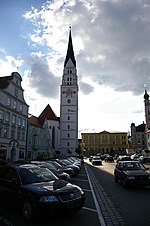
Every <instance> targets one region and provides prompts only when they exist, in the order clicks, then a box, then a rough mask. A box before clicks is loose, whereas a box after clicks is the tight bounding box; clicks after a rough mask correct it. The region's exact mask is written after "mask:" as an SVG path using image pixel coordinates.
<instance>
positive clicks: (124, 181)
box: [122, 179, 127, 188]
mask: <svg viewBox="0 0 150 226" xmlns="http://www.w3.org/2000/svg"><path fill="white" fill-rule="evenodd" d="M122 186H123V187H124V188H127V182H126V180H125V179H123V180H122Z"/></svg>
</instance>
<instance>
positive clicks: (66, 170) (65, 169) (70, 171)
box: [46, 159, 75, 177]
mask: <svg viewBox="0 0 150 226" xmlns="http://www.w3.org/2000/svg"><path fill="white" fill-rule="evenodd" d="M46 162H51V163H53V165H54V166H56V167H57V169H59V170H60V171H61V172H64V173H67V174H69V176H70V177H73V176H74V175H75V173H74V170H73V169H72V168H69V167H68V166H63V165H61V164H60V163H58V162H57V160H56V161H55V159H53V160H48V161H46Z"/></svg>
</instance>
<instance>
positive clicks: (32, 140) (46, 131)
mask: <svg viewBox="0 0 150 226" xmlns="http://www.w3.org/2000/svg"><path fill="white" fill-rule="evenodd" d="M59 136H60V129H59V118H58V117H57V116H56V115H55V113H54V112H53V110H52V108H51V107H50V105H49V104H48V105H47V106H46V108H45V109H44V110H43V111H42V113H41V114H40V115H39V117H35V116H33V115H29V122H28V147H27V150H28V159H47V158H53V157H56V156H57V155H59V145H60V141H59Z"/></svg>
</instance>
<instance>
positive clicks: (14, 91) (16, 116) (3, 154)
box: [0, 72, 28, 162]
mask: <svg viewBox="0 0 150 226" xmlns="http://www.w3.org/2000/svg"><path fill="white" fill-rule="evenodd" d="M21 81H22V78H21V76H20V74H19V73H18V72H13V73H12V74H11V75H10V76H5V77H0V158H3V159H6V160H7V159H10V161H12V162H14V161H16V160H18V159H21V158H25V157H26V141H27V120H28V105H27V104H26V102H25V100H24V95H23V92H24V90H23V89H22V86H21Z"/></svg>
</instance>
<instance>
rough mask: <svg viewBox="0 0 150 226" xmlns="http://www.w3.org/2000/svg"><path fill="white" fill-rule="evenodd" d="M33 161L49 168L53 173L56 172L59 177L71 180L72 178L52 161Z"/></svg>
mask: <svg viewBox="0 0 150 226" xmlns="http://www.w3.org/2000/svg"><path fill="white" fill-rule="evenodd" d="M31 163H33V164H36V165H38V166H40V167H42V168H48V169H49V170H50V171H52V173H54V174H55V175H56V176H57V177H58V178H59V179H62V180H66V181H71V178H70V176H69V174H68V173H65V172H63V171H61V170H59V169H57V167H56V166H55V165H54V164H53V163H52V162H44V161H31Z"/></svg>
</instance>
